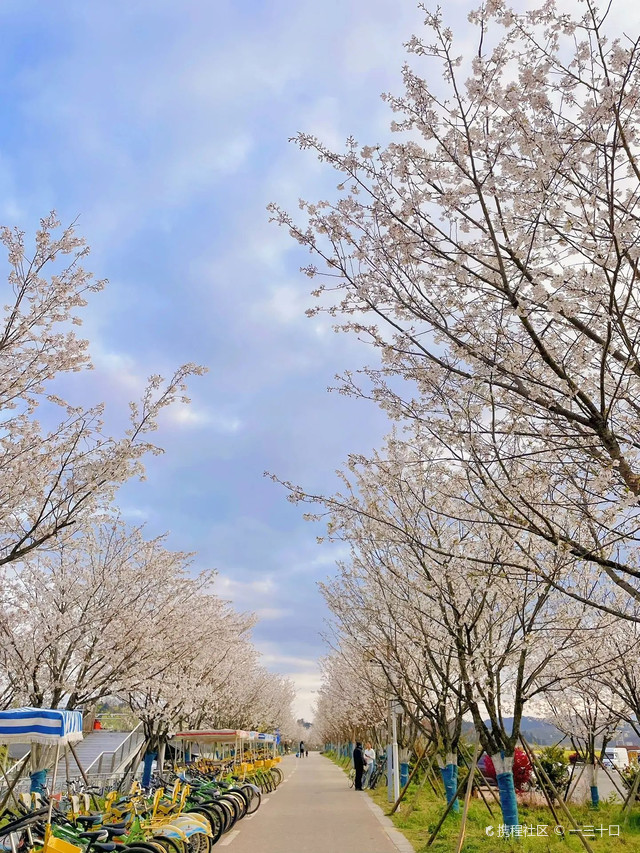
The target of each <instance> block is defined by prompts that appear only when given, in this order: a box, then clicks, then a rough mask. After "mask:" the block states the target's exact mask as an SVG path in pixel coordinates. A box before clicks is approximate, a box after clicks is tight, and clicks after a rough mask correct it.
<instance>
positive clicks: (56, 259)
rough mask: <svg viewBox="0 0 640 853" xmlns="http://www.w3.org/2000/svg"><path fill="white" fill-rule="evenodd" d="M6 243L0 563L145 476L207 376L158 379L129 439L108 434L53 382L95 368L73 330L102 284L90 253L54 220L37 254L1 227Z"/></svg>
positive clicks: (98, 416)
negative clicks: (169, 423)
mask: <svg viewBox="0 0 640 853" xmlns="http://www.w3.org/2000/svg"><path fill="white" fill-rule="evenodd" d="M0 238H1V240H2V243H3V244H4V246H5V248H6V249H7V253H8V260H9V270H10V271H9V275H8V287H7V289H6V296H5V306H4V309H3V316H2V318H1V319H0V414H1V420H2V430H1V431H0V475H1V476H2V483H3V496H2V501H0V565H2V564H7V563H11V562H14V561H16V560H21V559H23V558H24V557H26V556H27V555H28V554H29V553H30V552H31V551H33V550H34V549H36V548H39V547H40V546H42V545H43V544H45V543H47V542H49V541H50V540H52V539H53V538H55V537H56V535H57V534H58V533H59V532H60V531H64V530H66V529H68V528H70V527H71V526H73V525H75V524H77V523H79V522H80V521H81V520H83V519H86V518H88V517H90V516H91V515H92V514H93V513H94V512H95V511H96V510H97V509H101V508H103V507H104V506H106V505H108V504H109V503H110V501H111V500H112V498H113V495H114V493H115V490H116V489H117V487H118V486H119V485H120V484H121V483H123V482H124V481H125V480H127V479H129V478H130V477H132V476H141V475H142V474H143V467H142V459H143V457H144V456H145V455H146V454H147V453H160V452H161V449H160V448H159V447H158V446H156V445H155V444H153V443H152V442H151V440H150V434H151V433H152V432H153V431H154V430H155V429H156V427H157V419H158V415H159V414H160V412H161V411H162V410H163V409H164V408H166V407H167V406H169V405H171V404H172V403H174V402H176V401H182V402H188V398H187V397H186V396H185V392H186V384H185V383H186V379H187V378H188V377H189V376H190V375H193V374H201V373H203V372H204V370H203V368H201V367H198V366H197V365H194V364H185V365H183V366H182V367H180V368H178V370H176V372H175V373H174V375H173V376H172V377H171V379H169V380H168V381H165V380H164V379H163V378H162V377H161V376H158V375H155V376H152V377H151V378H150V379H149V381H148V384H147V387H146V390H145V391H144V393H143V395H142V398H141V400H140V401H139V402H137V403H131V404H130V426H129V428H128V429H127V430H126V432H125V433H124V434H123V435H122V436H120V437H113V436H109V435H107V434H106V433H105V431H104V426H103V412H104V405H103V404H102V403H96V404H94V405H91V406H89V407H84V406H77V405H73V404H72V403H70V402H68V401H66V400H64V399H63V398H62V397H61V396H60V388H59V387H58V386H59V383H56V379H59V378H60V377H63V376H64V375H65V374H67V373H71V372H76V373H77V372H79V371H84V370H88V369H90V368H91V362H90V359H89V353H88V343H87V341H85V340H82V339H81V338H79V337H78V336H77V334H76V330H75V329H76V327H77V326H79V325H80V324H81V318H80V313H79V312H80V309H82V308H83V307H85V305H86V304H87V299H88V298H89V296H90V295H91V294H93V293H95V292H96V291H99V290H100V289H101V288H102V287H103V286H104V284H105V282H104V281H96V280H95V279H94V277H93V275H92V274H91V273H90V272H88V271H87V270H85V269H84V267H83V266H82V264H83V262H84V259H85V258H86V256H87V254H88V251H89V250H88V248H87V246H86V245H85V243H84V241H83V240H82V239H81V238H80V237H78V236H77V234H76V233H75V228H74V227H73V226H70V227H68V228H66V229H64V230H63V231H62V232H60V223H59V222H58V221H57V219H56V217H55V214H51V215H50V216H49V217H47V218H46V219H43V220H42V222H41V226H40V228H39V230H38V231H37V233H36V238H35V250H34V251H33V252H32V253H31V254H29V253H28V249H27V246H26V244H25V235H24V233H23V232H21V231H18V230H13V231H12V230H10V229H8V228H4V229H2V231H1V232H0ZM37 416H39V417H37ZM45 425H47V426H45Z"/></svg>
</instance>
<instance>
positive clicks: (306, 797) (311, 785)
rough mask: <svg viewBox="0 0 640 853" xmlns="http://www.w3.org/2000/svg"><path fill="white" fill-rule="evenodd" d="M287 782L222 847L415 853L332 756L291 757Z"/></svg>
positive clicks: (235, 851)
mask: <svg viewBox="0 0 640 853" xmlns="http://www.w3.org/2000/svg"><path fill="white" fill-rule="evenodd" d="M280 768H281V769H282V771H283V772H284V777H285V778H284V781H283V782H282V784H281V785H280V787H279V788H278V790H277V791H275V793H273V794H267V795H266V796H263V797H262V805H261V806H260V808H259V809H258V811H257V812H256V813H255V814H254V815H249V816H248V817H245V818H244V820H241V821H240V823H239V824H238V828H237V829H233V830H231V832H230V833H229V834H228V835H226V836H223V837H222V838H221V839H220V841H219V842H218V843H217V844H216V846H215V848H214V849H215V850H217V849H218V848H223V847H228V849H229V853H412V851H413V847H411V845H410V844H409V842H408V841H407V840H406V839H405V837H404V836H403V835H402V834H401V833H399V832H398V831H397V830H396V829H394V827H393V825H392V824H391V821H390V820H389V818H387V817H385V816H384V814H383V812H382V810H381V809H379V808H378V806H376V805H375V804H374V803H373V801H372V800H371V798H370V797H369V795H368V794H366V793H365V792H364V791H354V790H353V789H352V788H349V782H348V780H347V777H346V775H345V773H344V772H343V771H342V770H341V769H340V768H339V767H337V766H336V765H335V764H333V762H331V761H329V759H328V758H324V757H323V756H322V755H319V754H318V753H315V752H311V753H309V757H308V758H295V757H294V756H287V757H286V758H284V759H283V760H282V763H281V764H280Z"/></svg>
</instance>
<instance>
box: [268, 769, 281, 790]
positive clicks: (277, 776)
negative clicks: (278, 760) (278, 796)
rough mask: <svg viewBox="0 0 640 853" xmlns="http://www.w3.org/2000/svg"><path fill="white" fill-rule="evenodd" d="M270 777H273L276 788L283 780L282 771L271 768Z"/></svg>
mask: <svg viewBox="0 0 640 853" xmlns="http://www.w3.org/2000/svg"><path fill="white" fill-rule="evenodd" d="M271 775H272V776H273V780H274V782H275V783H276V788H277V787H278V785H279V784H280V782H282V780H283V779H284V773H283V772H282V770H280V768H279V767H272V768H271Z"/></svg>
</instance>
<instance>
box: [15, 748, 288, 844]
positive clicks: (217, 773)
mask: <svg viewBox="0 0 640 853" xmlns="http://www.w3.org/2000/svg"><path fill="white" fill-rule="evenodd" d="M276 765H277V760H262V761H255V762H252V763H249V762H243V763H242V764H240V765H239V766H238V765H234V766H229V765H226V766H224V765H220V763H217V762H210V761H206V760H200V761H197V762H195V763H193V764H189V765H186V766H183V767H175V768H173V770H171V771H168V772H163V775H162V777H159V776H158V777H156V778H154V780H153V781H152V786H151V788H150V789H148V790H143V789H142V788H141V786H140V783H139V782H133V783H132V785H131V788H130V790H129V791H128V793H127V794H125V795H123V794H121V793H120V792H118V791H100V790H99V789H95V788H86V787H85V788H81V787H79V786H78V784H77V783H69V787H68V791H67V793H66V794H65V795H64V796H62V797H60V799H58V800H56V799H54V800H53V801H52V802H50V801H49V798H48V797H47V796H46V795H39V794H38V795H36V794H30V795H26V794H22V795H19V796H16V797H15V799H14V802H13V804H12V807H11V808H10V809H9V810H7V811H5V813H4V814H3V816H2V818H1V819H0V851H6V853H30V851H34V853H40V851H44V853H114V851H115V853H119V851H122V853H124V851H127V853H210V851H211V847H212V846H213V845H214V844H216V843H217V842H218V841H219V840H220V839H221V838H222V837H223V836H224V835H225V833H228V832H229V831H230V830H231V829H232V828H233V827H234V826H235V825H236V824H237V823H238V821H241V820H242V819H243V818H244V817H246V816H247V815H250V814H254V813H255V812H256V811H257V810H258V808H259V807H260V803H261V798H262V795H263V794H264V793H269V792H271V791H274V790H275V789H276V788H277V786H278V785H279V784H280V782H281V781H282V778H283V775H282V771H281V770H280V768H279V767H277V766H276ZM50 810H51V824H50V825H49V826H48V825H47V819H48V816H49V811H50Z"/></svg>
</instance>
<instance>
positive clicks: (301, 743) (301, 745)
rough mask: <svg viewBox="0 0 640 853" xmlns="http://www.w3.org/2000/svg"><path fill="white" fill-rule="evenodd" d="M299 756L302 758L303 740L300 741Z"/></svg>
mask: <svg viewBox="0 0 640 853" xmlns="http://www.w3.org/2000/svg"><path fill="white" fill-rule="evenodd" d="M300 758H304V741H303V740H301V741H300Z"/></svg>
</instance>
